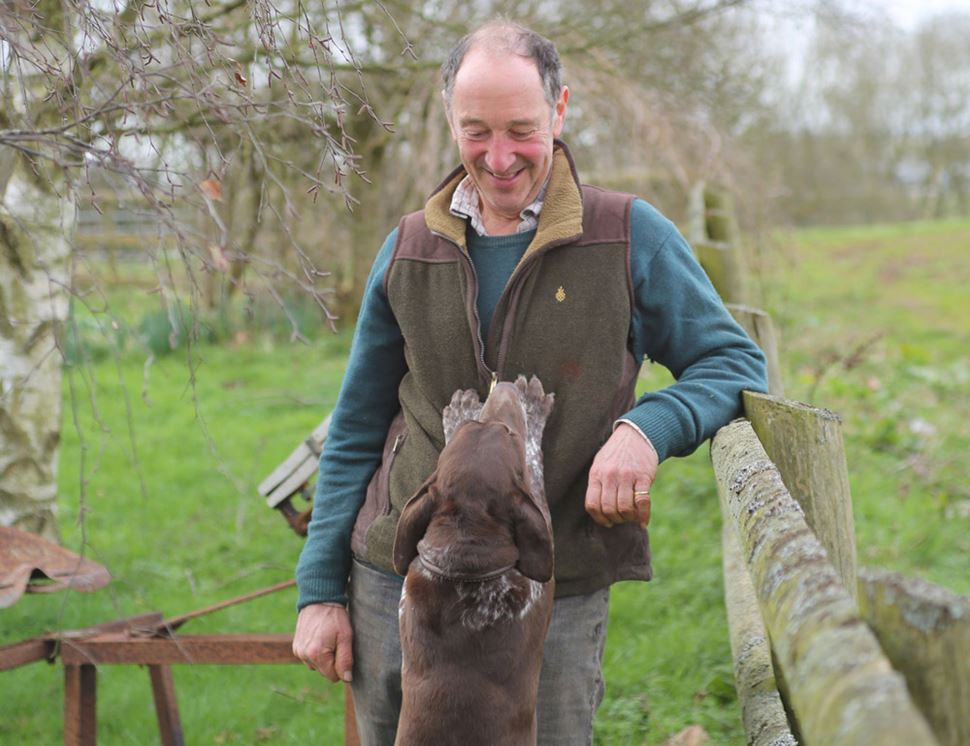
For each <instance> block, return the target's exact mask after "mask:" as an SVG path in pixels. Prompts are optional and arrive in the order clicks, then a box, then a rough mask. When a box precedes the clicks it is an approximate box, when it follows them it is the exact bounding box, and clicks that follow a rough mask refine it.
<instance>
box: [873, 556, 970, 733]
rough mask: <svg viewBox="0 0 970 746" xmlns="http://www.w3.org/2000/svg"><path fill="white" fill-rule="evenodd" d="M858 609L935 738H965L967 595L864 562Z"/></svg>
mask: <svg viewBox="0 0 970 746" xmlns="http://www.w3.org/2000/svg"><path fill="white" fill-rule="evenodd" d="M859 609H860V612H861V613H862V617H863V618H864V619H865V620H866V622H867V623H868V624H869V626H870V627H872V629H873V631H874V632H875V633H876V637H878V638H879V643H880V644H881V645H882V649H883V650H884V651H885V653H886V656H887V657H888V658H889V660H890V661H892V664H893V667H894V668H895V669H896V670H898V671H899V672H900V673H902V674H903V676H905V677H906V682H907V684H908V685H909V691H910V693H911V694H912V696H913V701H914V702H915V703H916V705H917V706H918V707H919V708H920V710H921V711H922V713H923V715H925V716H926V719H927V720H928V721H929V723H930V726H931V727H932V728H933V730H934V732H935V733H936V737H937V738H938V739H939V740H940V743H941V744H943V746H966V745H967V744H970V598H968V597H967V596H960V595H957V594H956V593H953V592H951V591H948V590H946V589H945V588H941V587H940V586H938V585H934V584H933V583H929V582H927V581H925V580H919V579H917V578H906V577H903V576H901V575H897V574H895V573H890V572H886V571H884V570H871V569H868V568H866V569H863V570H862V571H860V573H859Z"/></svg>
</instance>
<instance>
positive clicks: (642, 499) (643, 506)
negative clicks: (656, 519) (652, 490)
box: [634, 490, 650, 526]
mask: <svg viewBox="0 0 970 746" xmlns="http://www.w3.org/2000/svg"><path fill="white" fill-rule="evenodd" d="M638 491H640V490H638ZM634 501H635V503H636V510H637V515H636V518H635V519H634V520H636V521H637V523H639V524H640V525H641V526H646V525H647V524H648V523H650V494H649V493H647V494H645V495H644V494H641V495H636V497H635V498H634Z"/></svg>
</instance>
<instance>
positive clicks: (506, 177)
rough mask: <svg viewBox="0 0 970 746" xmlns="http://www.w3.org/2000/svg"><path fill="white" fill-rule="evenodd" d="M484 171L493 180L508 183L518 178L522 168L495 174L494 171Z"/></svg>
mask: <svg viewBox="0 0 970 746" xmlns="http://www.w3.org/2000/svg"><path fill="white" fill-rule="evenodd" d="M486 173H487V174H488V175H489V176H491V177H492V178H493V179H495V181H498V182H500V183H503V184H510V183H512V182H513V181H515V180H516V179H517V178H518V176H519V174H521V173H522V169H520V170H518V171H513V172H512V173H508V174H497V173H495V172H494V171H486Z"/></svg>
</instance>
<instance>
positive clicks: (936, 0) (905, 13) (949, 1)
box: [866, 0, 970, 29]
mask: <svg viewBox="0 0 970 746" xmlns="http://www.w3.org/2000/svg"><path fill="white" fill-rule="evenodd" d="M866 2H867V4H869V5H876V6H880V7H882V8H884V9H885V11H886V13H888V14H889V16H890V17H891V18H892V19H893V20H894V21H895V22H896V23H897V24H899V26H901V27H902V28H904V29H912V28H914V27H915V26H916V24H917V23H919V21H920V20H921V19H923V18H926V17H928V16H932V15H935V14H936V13H939V12H940V11H944V10H959V9H961V8H962V9H963V10H965V11H967V12H970V0H880V1H879V2H878V3H870V2H868V0H866Z"/></svg>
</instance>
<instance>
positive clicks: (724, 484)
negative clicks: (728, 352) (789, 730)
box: [711, 420, 937, 746]
mask: <svg viewBox="0 0 970 746" xmlns="http://www.w3.org/2000/svg"><path fill="white" fill-rule="evenodd" d="M711 456H712V460H713V462H714V472H715V475H716V478H717V486H718V492H719V493H720V494H721V499H722V500H723V501H724V503H725V505H726V507H727V512H728V514H729V515H730V516H731V520H732V522H733V524H734V526H735V527H736V529H737V531H738V537H739V539H740V542H741V548H742V556H743V558H744V561H745V564H746V566H747V567H748V571H749V572H750V574H751V580H752V585H753V587H754V589H755V594H756V596H757V598H758V605H759V608H760V609H761V613H762V617H763V619H764V623H765V627H766V628H767V630H768V633H769V636H770V638H771V642H772V646H773V648H774V650H775V653H776V657H777V660H778V661H779V663H780V665H781V668H782V670H783V672H784V676H785V681H786V684H787V686H788V692H789V697H790V705H791V707H792V709H793V710H794V713H795V715H796V717H797V718H798V723H799V727H800V732H801V735H802V737H803V739H804V743H805V744H807V745H808V746H816V745H817V746H822V745H823V744H825V745H826V746H827V745H829V744H838V745H839V746H863V744H864V745H865V746H869V745H871V744H880V746H917V745H922V744H936V743H937V741H936V739H935V738H934V737H933V734H932V731H931V730H930V728H929V726H928V725H927V723H926V721H925V720H924V719H923V716H922V715H921V714H920V713H919V711H918V710H917V709H916V707H915V705H914V704H913V702H912V700H911V699H910V697H909V694H908V692H907V691H906V685H905V682H904V681H903V678H902V676H900V675H899V674H898V673H897V672H895V671H893V669H892V667H891V666H890V664H889V662H888V660H887V659H886V657H885V655H884V654H883V653H882V650H881V649H880V648H879V644H878V642H877V641H876V638H875V636H874V635H873V633H872V631H871V630H870V629H869V628H868V627H867V626H866V625H865V623H864V622H863V621H862V619H860V618H859V615H858V612H857V610H856V606H855V603H854V602H853V600H852V599H851V598H850V597H849V594H848V593H847V591H846V590H845V588H843V586H842V583H841V582H840V580H839V578H838V575H837V574H836V572H835V570H834V568H833V567H832V565H831V563H830V562H829V559H828V556H827V554H826V552H825V550H824V549H823V548H822V546H821V544H820V543H819V541H818V539H817V538H816V537H815V535H814V534H813V533H812V530H811V529H810V528H809V527H808V524H807V523H806V522H805V516H804V513H803V512H802V510H801V508H800V507H799V505H798V503H797V502H795V500H794V499H793V498H792V496H791V495H790V494H789V492H788V490H787V489H786V488H785V485H784V483H783V482H782V480H781V475H780V474H779V472H778V469H777V468H776V467H775V465H774V464H773V463H772V462H771V461H770V460H769V458H768V454H767V453H765V449H764V448H763V447H762V445H761V443H760V441H759V440H758V436H757V435H755V433H754V430H753V429H752V427H751V424H750V423H749V422H747V421H745V420H738V421H735V422H733V423H731V424H730V425H727V426H726V427H724V428H722V429H721V430H720V431H719V432H718V434H717V435H716V436H715V438H714V442H713V444H712V447H711Z"/></svg>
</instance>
